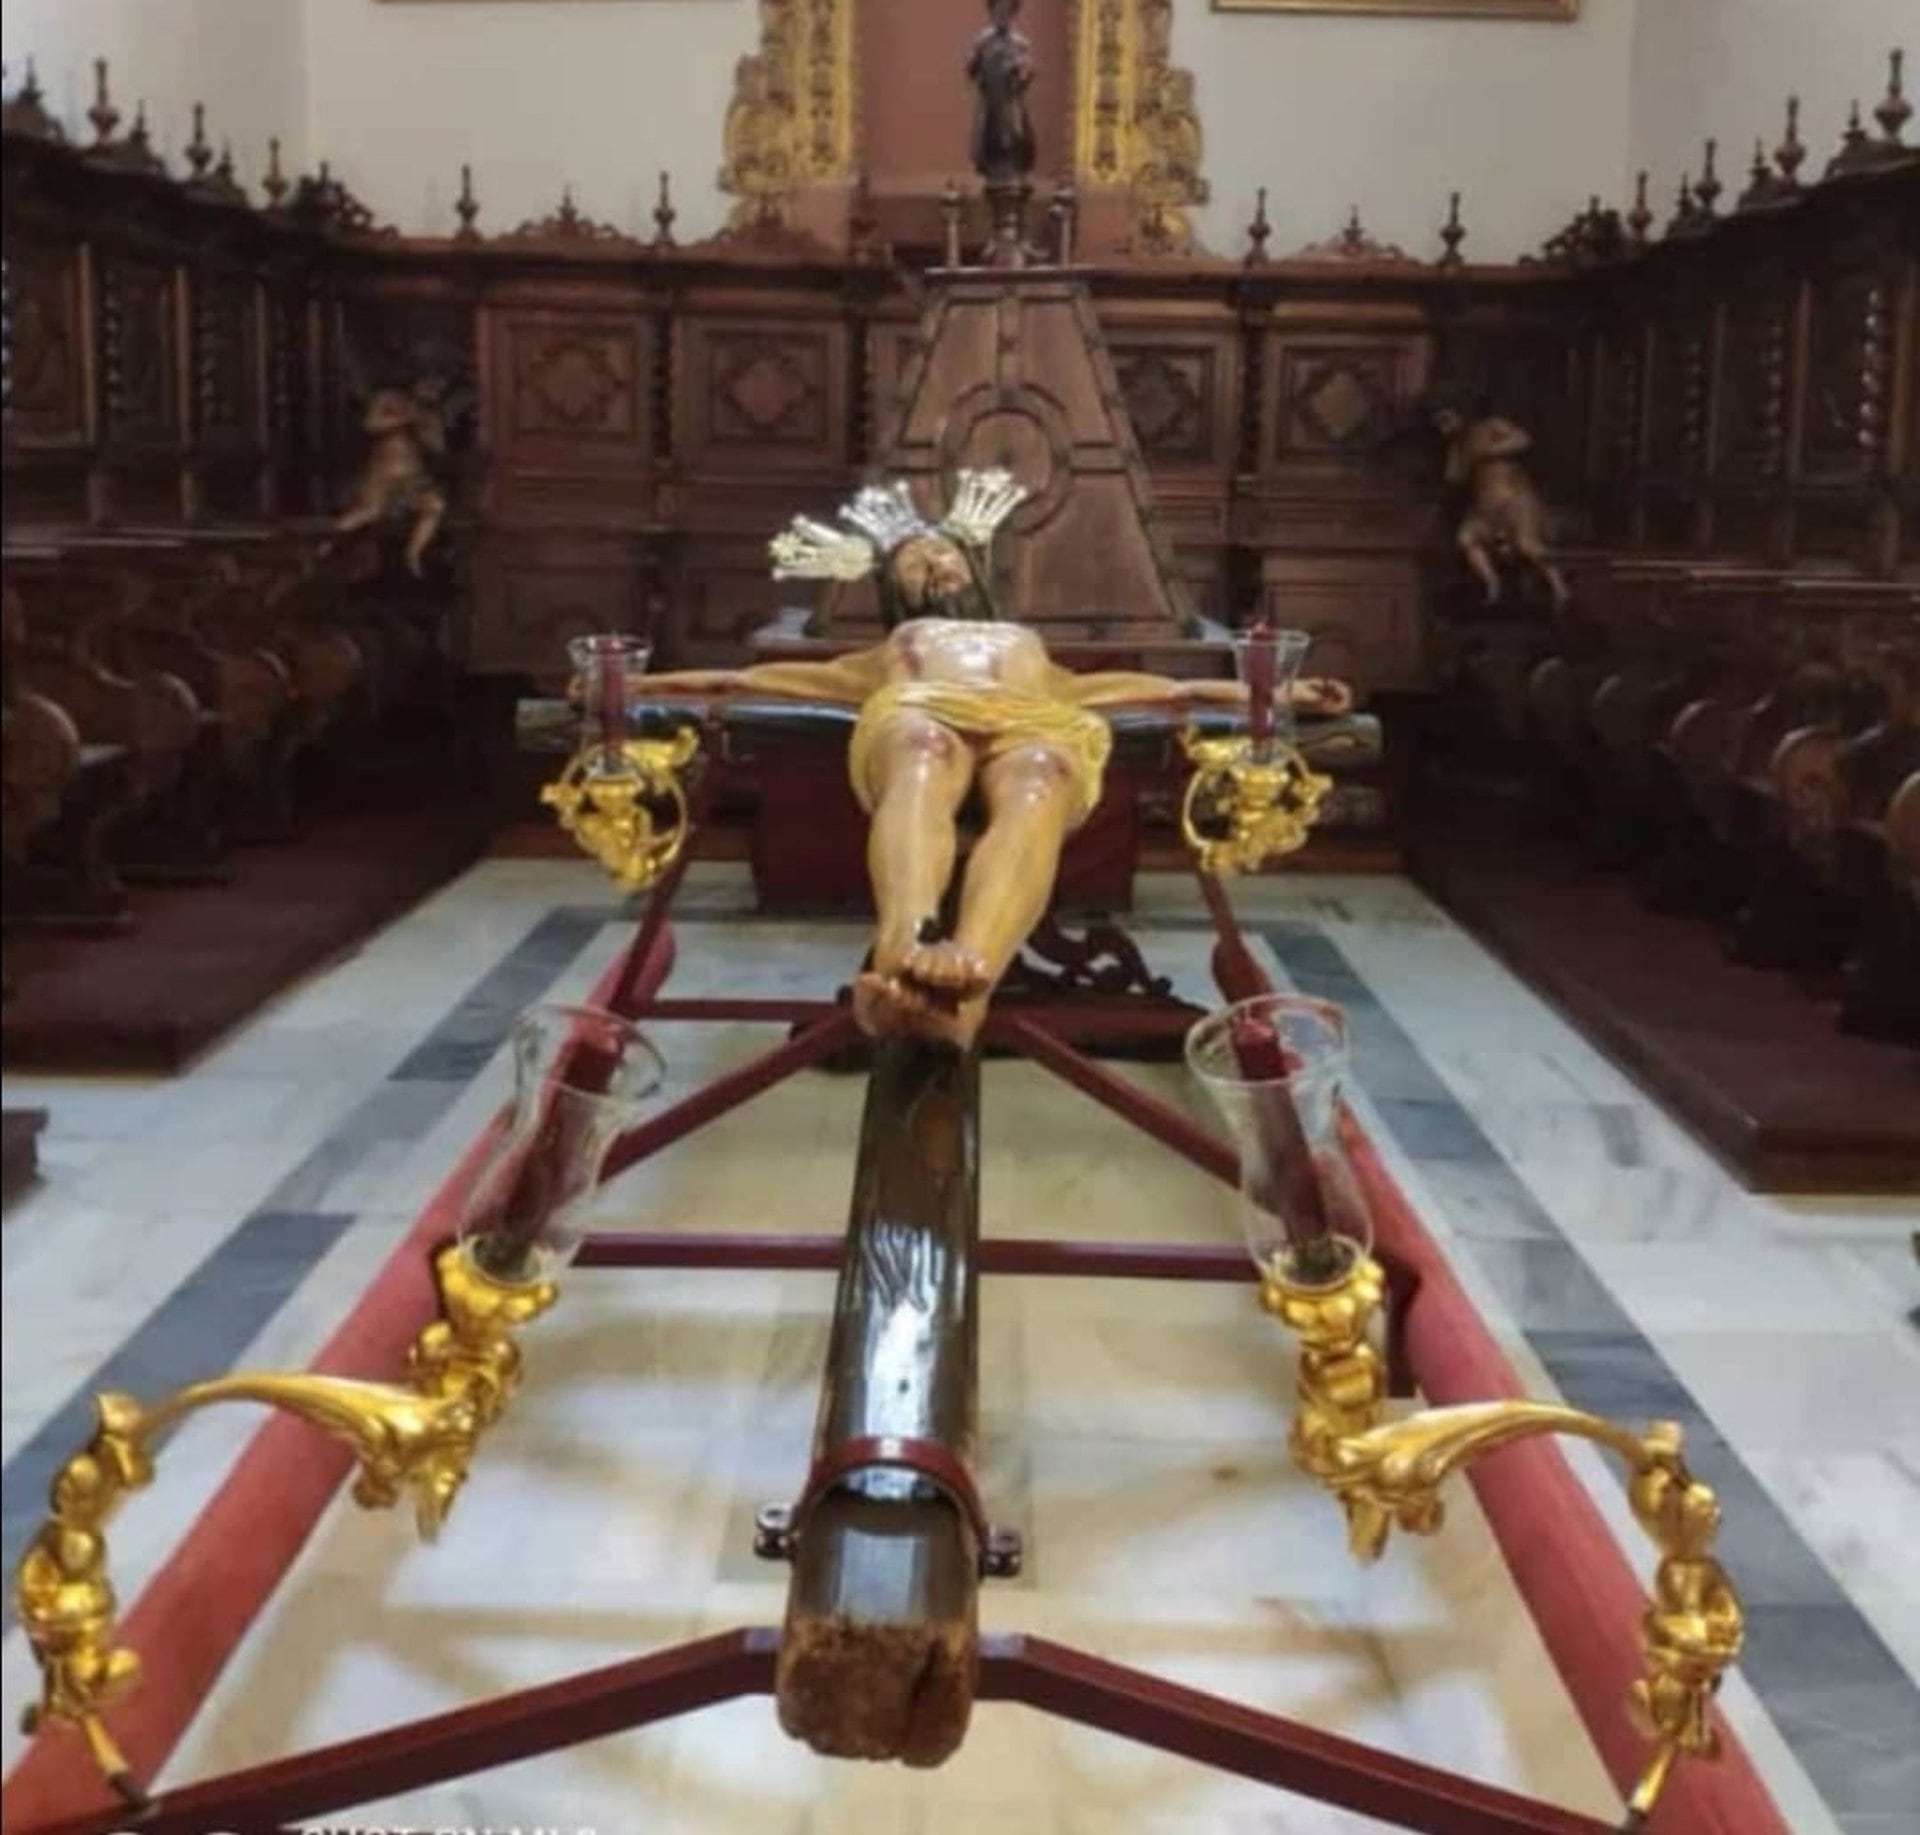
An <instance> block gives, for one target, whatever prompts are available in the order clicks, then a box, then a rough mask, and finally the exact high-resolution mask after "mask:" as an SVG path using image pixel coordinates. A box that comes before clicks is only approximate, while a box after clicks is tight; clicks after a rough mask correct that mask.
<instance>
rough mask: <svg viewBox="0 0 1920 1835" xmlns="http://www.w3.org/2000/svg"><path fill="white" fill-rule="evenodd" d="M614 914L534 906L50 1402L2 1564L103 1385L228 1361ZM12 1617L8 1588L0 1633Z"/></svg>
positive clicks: (5, 1512)
mask: <svg viewBox="0 0 1920 1835" xmlns="http://www.w3.org/2000/svg"><path fill="white" fill-rule="evenodd" d="M617 916H618V912H617V911H615V910H613V909H612V908H599V907H586V906H566V907H561V908H558V909H556V910H553V911H550V912H548V913H547V914H546V915H545V916H544V917H542V918H541V919H540V920H539V921H538V922H537V923H536V924H534V925H533V927H532V928H531V929H530V930H529V931H528V932H527V934H526V935H525V936H524V937H522V938H521V940H520V941H519V942H518V943H517V944H515V945H514V947H513V948H512V949H510V950H508V951H507V953H506V954H505V955H504V956H502V957H501V958H500V960H499V961H498V962H496V963H495V964H494V965H493V966H492V967H491V968H489V969H488V970H487V971H486V973H485V974H483V975H482V976H481V977H480V979H479V980H478V981H477V982H475V983H474V985H473V986H472V987H471V988H470V989H469V990H468V991H467V993H466V994H465V995H464V996H463V997H462V998H461V999H460V1000H459V1001H458V1002H457V1003H456V1004H455V1005H454V1007H453V1009H452V1010H451V1011H450V1012H449V1013H448V1014H447V1016H446V1018H445V1019H443V1020H442V1021H441V1022H440V1023H439V1025H437V1026H435V1027H434V1029H433V1030H432V1031H431V1032H430V1033H428V1035H427V1036H426V1037H425V1038H424V1039H422V1040H421V1042H420V1043H419V1044H418V1045H416V1046H415V1047H414V1049H413V1050H412V1051H411V1052H409V1053H408V1054H407V1056H406V1058H405V1059H404V1060H403V1061H402V1063H401V1064H400V1065H399V1067H398V1068H397V1069H395V1070H394V1071H393V1073H392V1074H391V1076H390V1077H389V1078H388V1080H387V1081H386V1082H384V1083H382V1084H381V1085H380V1086H379V1087H378V1088H376V1089H375V1090H374V1091H373V1092H372V1093H371V1094H370V1095H369V1096H368V1097H367V1098H366V1100H365V1101H364V1102H362V1103H361V1104H360V1105H359V1106H358V1107H357V1108H356V1109H354V1110H353V1112H352V1113H351V1114H349V1115H348V1116H347V1117H346V1118H345V1119H344V1120H343V1121H342V1122H341V1123H340V1125H339V1126H338V1127H336V1128H335V1129H334V1130H333V1131H332V1132H331V1133H330V1134H328V1135H327V1136H326V1137H325V1138H324V1139H323V1140H321V1141H320V1142H319V1143H318V1144H317V1145H316V1146H315V1147H314V1148H313V1149H312V1150H311V1151H310V1152H308V1153H307V1154H306V1155H305V1156H304V1157H303V1158H302V1159H301V1160H300V1162H299V1164H298V1165H296V1166H295V1167H294V1168H293V1169H292V1170H291V1171H290V1172H289V1173H288V1174H287V1175H286V1177H285V1178H283V1179H282V1180H281V1181H280V1183H279V1184H278V1185H276V1186H275V1187H274V1189H273V1190H272V1191H271V1192H270V1193H268V1195H267V1196H266V1198H264V1199H263V1200H262V1201H261V1202H260V1204H258V1205H257V1206H255V1208H254V1209H253V1210H252V1211H251V1212H250V1213H249V1214H248V1215H247V1216H246V1217H244V1218H243V1219H242V1220H241V1221H240V1223H239V1224H238V1226H237V1227H236V1228H235V1229H234V1230H233V1232H232V1233H231V1234H230V1235H228V1236H227V1237H225V1238H224V1239H223V1240H222V1241H221V1242H220V1243H219V1245H218V1246H217V1247H215V1248H214V1249H213V1250H212V1251H211V1252H210V1253H209V1254H208V1255H207V1256H206V1257H205V1259H204V1260H202V1261H201V1263H200V1264H199V1266H198V1267H196V1268H195V1269H194V1270H193V1272H192V1273H191V1274H189V1275H188V1276H187V1277H186V1279H185V1280H184V1281H182V1282H181V1283H180V1285H179V1286H178V1287H176V1288H175V1289H174V1290H173V1291H172V1292H171V1293H170V1294H168V1295H167V1296H166V1297H165V1298H164V1299H163V1300H161V1301H160V1303H159V1305H158V1306H156V1307H155V1309H154V1310H153V1311H152V1312H151V1313H150V1314H148V1316H147V1318H146V1319H145V1320H144V1321H143V1322H142V1324H141V1325H140V1326H139V1328H138V1329H137V1330H136V1331H135V1332H134V1333H133V1334H132V1335H131V1336H130V1337H129V1338H127V1339H126V1340H125V1342H123V1343H122V1344H121V1345H120V1346H119V1348H118V1349H117V1350H115V1351H114V1353H113V1354H112V1355H111V1356H110V1357H109V1358H108V1359H107V1360H106V1361H105V1362H104V1363H102V1364H101V1365H100V1366H99V1367H98V1368H97V1369H95V1370H93V1371H92V1372H90V1373H89V1374H88V1376H87V1377H86V1379H85V1380H84V1381H83V1382H82V1383H81V1384H80V1385H79V1387H78V1388H76V1389H75V1390H74V1391H73V1393H72V1394H71V1395H69V1396H68V1397H67V1399H66V1400H65V1401H64V1402H63V1403H62V1404H61V1405H60V1406H59V1407H58V1408H57V1409H55V1410H54V1412H53V1413H52V1414H50V1415H49V1416H48V1417H47V1418H46V1419H45V1420H44V1421H42V1422H41V1423H40V1425H39V1427H38V1428H37V1429H36V1430H35V1432H34V1433H33V1435H32V1437H31V1438H30V1439H28V1440H27V1441H25V1442H24V1443H23V1444H22V1445H21V1446H20V1447H19V1448H18V1449H17V1450H16V1451H15V1452H14V1455H13V1457H12V1458H11V1459H9V1460H8V1461H7V1463H6V1467H5V1470H4V1472H0V1561H4V1563H5V1569H4V1571H5V1572H6V1573H8V1574H11V1573H13V1571H14V1569H15V1567H16V1566H17V1565H18V1563H19V1560H20V1557H21V1555H22V1554H23V1553H24V1552H25V1549H26V1544H27V1539H28V1538H29V1537H30V1536H31V1535H32V1534H33V1533H34V1531H35V1529H36V1528H38V1526H39V1524H40V1521H41V1518H42V1516H43V1514H44V1512H45V1510H46V1503H47V1490H48V1487H49V1486H50V1485H51V1484H52V1482H53V1478H54V1474H55V1473H56V1472H57V1471H58V1470H59V1468H60V1466H61V1464H62V1463H63V1462H64V1461H65V1460H66V1459H68V1458H69V1457H71V1455H72V1454H73V1453H74V1452H75V1451H77V1450H78V1449H79V1448H80V1447H81V1446H82V1445H84V1444H85V1442H86V1440H87V1439H88V1437H89V1436H90V1435H91V1433H92V1431H93V1398H94V1396H95V1395H97V1394H98V1393H99V1392H100V1391H101V1390H103V1389H120V1390H125V1391H127V1392H128V1393H130V1394H133V1395H138V1396H145V1397H157V1396H162V1395H165V1394H167V1393H168V1392H169V1391H170V1390H174V1389H177V1388H179V1387H180V1386H181V1385H182V1384H183V1383H189V1382H198V1381H201V1380H203V1379H205V1378H207V1377H212V1376H218V1375H221V1374H223V1373H225V1372H226V1371H228V1370H231V1369H232V1368H233V1366H234V1363H235V1361H236V1360H237V1359H238V1358H239V1357H240V1356H241V1355H242V1354H243V1353H244V1352H245V1350H246V1348H247V1346H248V1345H249V1344H251V1343H252V1342H253V1340H254V1339H255V1338H256V1337H258V1336H259V1334H260V1333H261V1332H262V1331H263V1330H264V1329H265V1328H266V1326H267V1325H268V1323H269V1322H270V1321H271V1320H272V1319H273V1317H274V1316H275V1314H277V1313H278V1312H279V1310H280V1308H281V1307H282V1306H283V1305H285V1303H286V1302H287V1300H288V1299H290V1298H291V1297H292V1295H293V1294H294V1293H295V1292H297V1291H298V1289H299V1288H300V1286H301V1285H302V1284H303V1283H304V1282H305V1281H306V1279H307V1277H308V1276H309V1275H310V1274H312V1272H313V1271H314V1269H315V1268H316V1267H317V1266H318V1265H319V1263H320V1260H321V1258H322V1257H323V1256H325V1255H326V1254H327V1252H328V1251H329V1250H330V1249H332V1247H333V1246H334V1244H335V1243H336V1242H338V1241H339V1240H340V1237H341V1235H342V1234H343V1233H344V1232H345V1231H346V1230H347V1229H348V1228H350V1227H351V1226H352V1224H353V1222H354V1220H355V1212H356V1210H357V1208H358V1207H357V1206H343V1205H340V1204H339V1203H338V1202H337V1195H338V1193H339V1191H340V1189H341V1188H342V1187H343V1186H345V1185H346V1184H347V1183H348V1182H349V1181H350V1180H356V1179H361V1178H364V1176H365V1174H366V1173H367V1171H368V1169H369V1167H370V1166H373V1165H377V1163H378V1162H379V1161H380V1160H381V1159H383V1158H393V1159H397V1158H398V1157H399V1155H400V1153H401V1152H403V1151H404V1150H405V1149H406V1148H408V1147H410V1146H411V1145H412V1144H413V1143H414V1142H415V1141H418V1140H419V1139H420V1138H421V1137H422V1136H423V1135H424V1134H425V1133H426V1132H427V1131H428V1130H429V1129H430V1128H431V1127H432V1126H433V1125H434V1123H435V1122H437V1121H438V1120H439V1119H440V1117H441V1116H442V1115H444V1114H445V1113H446V1112H447V1111H448V1110H449V1109H450V1108H452V1106H453V1104H454V1103H455V1102H456V1101H457V1100H458V1099H459V1097H460V1094H461V1092H462V1090H464V1089H465V1088H466V1086H467V1085H468V1084H469V1083H470V1082H471V1081H472V1080H473V1078H474V1077H475V1076H476V1075H477V1074H478V1073H479V1072H480V1070H481V1069H482V1067H483V1066H484V1065H485V1064H486V1063H487V1061H488V1060H489V1059H490V1058H491V1057H492V1056H493V1054H494V1053H495V1052H496V1051H498V1050H499V1048H500V1046H501V1044H502V1043H503V1042H504V1041H505V1039H506V1036H507V1030H508V1028H509V1027H510V1026H511V1025H512V1024H513V1019H514V1016H515V1014H517V1013H518V1012H519V1011H520V1010H521V1008H522V1007H524V1006H526V1005H528V1004H529V1003H530V1002H532V1001H535V1000H538V999H539V998H540V996H541V995H542V994H543V993H544V992H545V991H546V990H547V989H548V988H549V987H551V986H552V985H553V983H554V981H555V980H556V979H557V978H558V977H559V976H560V974H561V973H562V972H563V971H565V970H566V969H567V968H569V967H570V966H571V965H572V964H573V962H574V961H575V960H576V958H578V956H579V955H580V952H581V951H582V950H583V949H585V948H586V946H587V945H588V944H589V943H590V942H591V941H592V940H593V939H594V937H596V936H597V935H598V934H599V933H600V931H601V929H602V928H603V927H604V926H605V925H606V924H608V923H609V922H611V921H613V920H614V919H615V918H616V917H617ZM13 1624H14V1613H13V1602H12V1595H11V1592H9V1594H8V1596H7V1600H6V1604H5V1607H4V1616H3V1617H0V1632H3V1631H10V1630H11V1629H12V1628H13Z"/></svg>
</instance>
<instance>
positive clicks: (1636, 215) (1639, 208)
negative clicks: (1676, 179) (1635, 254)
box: [1627, 172, 1653, 245]
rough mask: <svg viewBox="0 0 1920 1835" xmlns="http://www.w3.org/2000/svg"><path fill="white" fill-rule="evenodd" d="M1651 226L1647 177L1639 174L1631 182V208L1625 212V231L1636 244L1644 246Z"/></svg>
mask: <svg viewBox="0 0 1920 1835" xmlns="http://www.w3.org/2000/svg"><path fill="white" fill-rule="evenodd" d="M1652 226H1653V207H1652V206H1651V205H1650V204H1649V203H1648V202H1647V175H1646V174H1645V173H1644V172H1641V173H1638V174H1636V175H1635V177H1634V181H1633V208H1632V209H1631V210H1630V211H1628V212H1627V229H1628V232H1629V233H1630V234H1631V235H1632V237H1633V239H1634V241H1635V242H1636V243H1640V244H1642V245H1644V244H1645V242H1646V240H1647V231H1648V230H1649V229H1650V228H1652Z"/></svg>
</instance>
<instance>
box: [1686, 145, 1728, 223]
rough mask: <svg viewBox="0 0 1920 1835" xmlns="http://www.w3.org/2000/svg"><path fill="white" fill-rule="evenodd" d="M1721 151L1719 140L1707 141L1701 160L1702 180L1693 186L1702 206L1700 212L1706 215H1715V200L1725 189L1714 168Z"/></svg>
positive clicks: (1697, 199) (1694, 193) (1695, 195)
mask: <svg viewBox="0 0 1920 1835" xmlns="http://www.w3.org/2000/svg"><path fill="white" fill-rule="evenodd" d="M1719 151H1720V143H1719V142H1718V141H1715V140H1709V141H1708V142H1707V144H1706V147H1705V149H1704V151H1703V153H1702V155H1701V160H1700V182H1699V184H1697V185H1695V186H1694V188H1693V195H1694V198H1695V200H1696V201H1697V202H1698V204H1699V206H1700V214H1701V215H1702V216H1705V217H1710V216H1712V215H1713V206H1714V202H1715V200H1716V199H1717V198H1718V197H1719V196H1720V193H1721V191H1722V190H1724V189H1725V187H1724V186H1722V184H1721V183H1720V175H1719V173H1717V172H1716V171H1714V169H1713V162H1714V159H1715V158H1716V157H1717V156H1718V154H1719Z"/></svg>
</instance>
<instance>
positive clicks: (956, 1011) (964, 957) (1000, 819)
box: [907, 745, 1080, 1047]
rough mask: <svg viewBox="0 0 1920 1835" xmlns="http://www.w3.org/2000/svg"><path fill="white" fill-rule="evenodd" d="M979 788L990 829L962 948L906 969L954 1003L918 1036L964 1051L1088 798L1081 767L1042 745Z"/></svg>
mask: <svg viewBox="0 0 1920 1835" xmlns="http://www.w3.org/2000/svg"><path fill="white" fill-rule="evenodd" d="M980 787H981V790H982V792H983V794H984V796H985V798H986V804H987V829H986V833H985V834H983V835H982V836H981V837H980V839H979V840H978V841H976V842H975V843H974V848H973V855H972V857H971V858H970V859H969V860H968V862H967V876H966V883H965V885H964V886H963V888H962V890H961V894H960V922H959V925H958V927H957V928H956V929H955V931H954V935H953V940H952V942H951V943H948V944H944V945H938V946H936V947H935V948H934V949H932V950H929V951H926V952H924V953H925V954H926V955H927V956H929V957H932V958H936V959H937V960H935V961H931V962H929V963H927V964H926V965H925V966H924V967H923V965H922V964H921V962H920V961H919V960H918V957H917V956H916V957H915V958H911V959H909V962H908V965H907V975H908V977H909V979H911V980H914V981H916V982H922V983H924V984H927V985H929V986H930V988H931V989H934V990H938V991H939V992H940V993H943V994H945V995H947V996H948V997H949V999H950V1001H951V1003H952V1004H951V1005H949V1004H948V1003H947V1002H946V1001H937V1002H934V1003H932V1005H931V1011H930V1013H929V1016H928V1020H927V1022H926V1024H924V1025H923V1026H921V1027H919V1028H917V1029H918V1030H923V1031H928V1032H931V1033H932V1034H933V1035H934V1036H937V1037H941V1038H945V1039H948V1040H950V1041H951V1042H952V1043H954V1044H956V1045H960V1046H963V1047H964V1046H970V1045H971V1044H972V1043H973V1041H974V1039H975V1037H976V1036H977V1035H978V1033H979V1030H980V1023H981V1021H982V1020H984V1019H985V1018H986V1013H987V1001H988V999H989V997H990V996H991V994H992V992H993V990H994V988H995V987H996V986H998V984H999V981H1000V977H1001V976H1002V975H1004V974H1005V973H1006V972H1007V968H1008V965H1009V964H1010V963H1011V962H1012V961H1013V959H1014V957H1015V956H1016V955H1018V954H1019V952H1020V946H1021V945H1022V944H1023V943H1025V942H1026V940H1027V938H1028V937H1029V936H1031V935H1032V934H1033V927H1034V926H1035V925H1036V924H1038V923H1039V921H1040V919H1041V918H1042V917H1043V916H1044V915H1045V913H1046V909H1047V902H1048V900H1049V899H1051V898H1052V896H1053V882H1054V879H1055V877H1056V876H1057V874H1058V872H1059V868H1060V849H1061V847H1062V845H1063V844H1064V843H1065V841H1066V838H1067V834H1068V831H1069V830H1070V829H1071V828H1072V827H1073V821H1074V816H1075V814H1076V813H1077V811H1078V806H1079V799H1080V786H1079V783H1078V781H1077V780H1076V778H1075V776H1074V773H1073V770H1072V767H1071V766H1069V765H1068V764H1067V763H1066V762H1065V761H1064V760H1063V759H1061V758H1060V757H1059V756H1058V754H1056V753H1055V752H1053V751H1051V750H1050V749H1048V748H1047V747H1046V746H1040V745H1034V746H1023V747H1021V748H1020V749H1019V750H1018V751H1015V752H1008V753H1005V754H1003V755H1002V756H1001V757H999V758H996V759H993V760H992V761H990V762H989V763H988V764H987V765H986V767H985V768H984V769H983V770H982V771H981V773H980Z"/></svg>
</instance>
